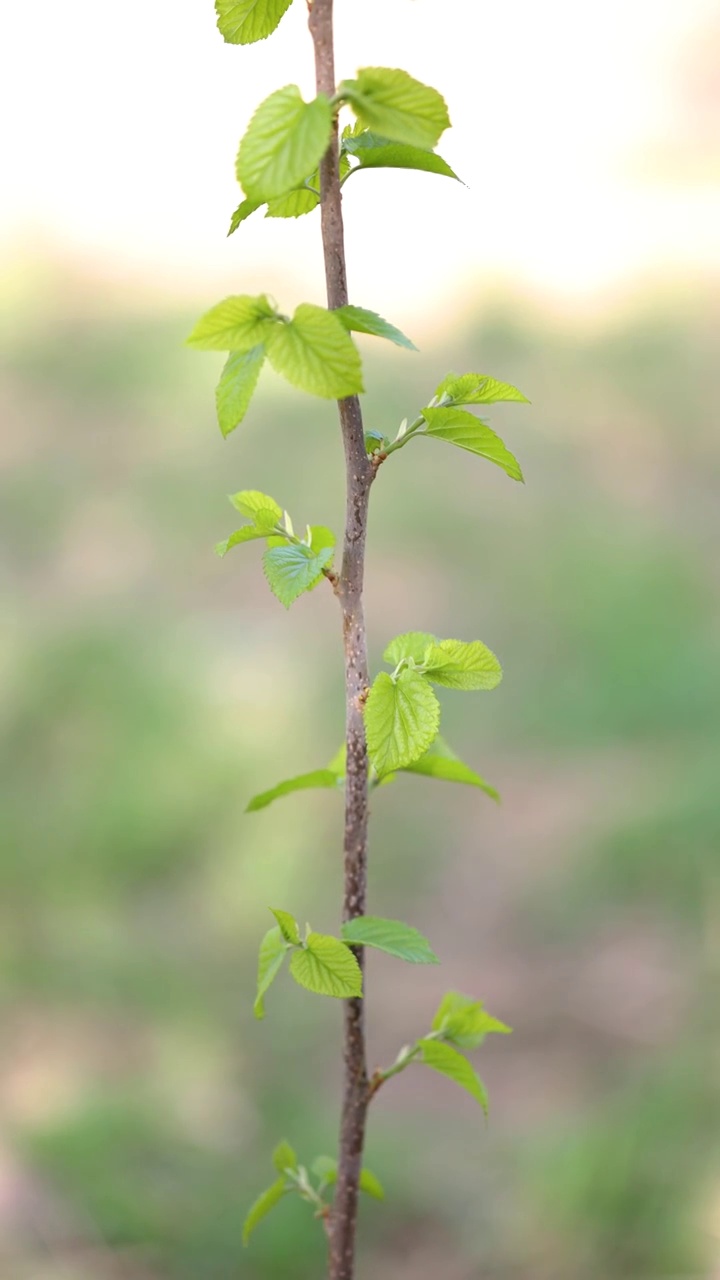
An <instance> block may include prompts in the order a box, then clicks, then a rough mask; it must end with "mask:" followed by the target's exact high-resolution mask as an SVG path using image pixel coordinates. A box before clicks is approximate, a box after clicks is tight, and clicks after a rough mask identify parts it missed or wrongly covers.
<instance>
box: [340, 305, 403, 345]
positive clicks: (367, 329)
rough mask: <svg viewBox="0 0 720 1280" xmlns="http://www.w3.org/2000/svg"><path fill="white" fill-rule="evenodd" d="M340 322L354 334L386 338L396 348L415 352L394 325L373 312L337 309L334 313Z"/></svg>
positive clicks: (350, 308)
mask: <svg viewBox="0 0 720 1280" xmlns="http://www.w3.org/2000/svg"><path fill="white" fill-rule="evenodd" d="M334 314H335V315H336V316H337V317H338V319H339V320H341V321H342V323H343V324H344V326H345V328H346V329H348V330H349V331H351V332H355V333H369V334H372V336H373V337H375V338H387V339H388V341H389V342H394V343H395V346H396V347H405V348H406V349H407V350H408V351H417V347H416V346H415V343H414V342H411V341H410V339H409V338H406V337H405V334H404V333H401V332H400V330H399V329H396V328H395V325H394V324H389V323H388V321H387V320H383V318H382V316H379V315H377V314H376V313H375V312H374V311H366V310H365V308H364V307H353V306H349V305H348V306H346V307H338V309H337V310H336V311H335V313H334Z"/></svg>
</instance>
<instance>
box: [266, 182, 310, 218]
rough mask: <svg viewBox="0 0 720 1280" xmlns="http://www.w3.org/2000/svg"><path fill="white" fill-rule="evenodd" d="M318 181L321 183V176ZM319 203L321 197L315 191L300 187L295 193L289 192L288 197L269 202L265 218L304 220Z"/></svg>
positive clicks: (279, 197) (278, 197)
mask: <svg viewBox="0 0 720 1280" xmlns="http://www.w3.org/2000/svg"><path fill="white" fill-rule="evenodd" d="M317 180H318V182H319V181H320V178H319V176H318V179H317ZM319 203H320V197H319V195H317V194H316V192H315V191H309V190H308V188H307V187H298V188H297V189H296V190H295V191H288V193H287V195H284V196H277V197H276V199H275V200H269V201H268V207H267V213H266V214H265V217H266V218H302V217H303V215H304V214H306V213H312V211H313V209H316V208H317V206H318V205H319Z"/></svg>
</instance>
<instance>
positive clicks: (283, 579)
mask: <svg viewBox="0 0 720 1280" xmlns="http://www.w3.org/2000/svg"><path fill="white" fill-rule="evenodd" d="M332 554H333V553H332V548H331V547H323V548H322V549H321V550H320V551H318V552H314V551H313V550H312V549H311V548H310V547H306V546H305V545H304V543H287V544H285V545H284V546H281V547H270V548H268V550H267V551H266V552H265V555H264V556H263V567H264V569H265V577H266V578H267V580H268V583H269V586H270V590H271V591H272V593H273V595H274V596H277V598H278V600H279V601H280V603H281V604H284V605H285V608H286V609H289V608H290V605H291V604H292V603H293V602H294V601H295V600H297V598H298V596H301V595H302V594H303V592H305V591H312V589H313V587H315V586H317V584H318V582H320V580H321V578H322V576H323V569H325V568H326V567H327V566H328V565H329V563H330V561H331V560H332Z"/></svg>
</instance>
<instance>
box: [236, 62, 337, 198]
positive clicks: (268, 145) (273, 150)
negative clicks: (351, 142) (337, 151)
mask: <svg viewBox="0 0 720 1280" xmlns="http://www.w3.org/2000/svg"><path fill="white" fill-rule="evenodd" d="M331 127H332V109H331V107H330V103H329V101H328V99H327V98H326V97H325V96H324V95H323V94H320V95H319V96H318V97H317V98H314V99H313V100H312V102H304V101H303V98H302V95H301V93H300V90H299V89H298V87H297V85H293V84H290V85H286V86H285V87H284V88H283V89H277V90H276V91H275V93H271V94H270V97H269V98H266V99H265V101H264V102H261V104H260V106H259V107H258V109H257V111H256V112H255V114H254V116H253V118H252V120H251V121H250V124H249V126H248V129H247V132H246V134H245V136H244V137H243V139H242V142H241V143H240V148H239V151H238V156H237V166H236V170H237V178H238V182H239V183H240V184H241V186H242V188H243V191H244V192H245V195H246V196H247V197H248V198H249V199H250V200H260V201H265V200H272V199H273V197H275V196H282V195H285V194H286V193H287V192H288V191H291V190H292V189H293V187H297V186H300V185H301V184H302V183H303V182H304V181H305V178H306V177H307V175H308V174H309V173H313V172H314V170H315V169H317V167H318V164H319V163H320V160H321V159H322V156H323V153H324V152H325V150H326V148H327V145H328V142H329V141H330V130H331Z"/></svg>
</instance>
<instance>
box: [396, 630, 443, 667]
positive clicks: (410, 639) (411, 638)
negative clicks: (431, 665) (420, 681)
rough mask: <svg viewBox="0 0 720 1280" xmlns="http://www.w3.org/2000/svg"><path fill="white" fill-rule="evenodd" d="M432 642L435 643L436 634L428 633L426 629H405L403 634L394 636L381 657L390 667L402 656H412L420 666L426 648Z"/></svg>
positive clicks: (423, 659)
mask: <svg viewBox="0 0 720 1280" xmlns="http://www.w3.org/2000/svg"><path fill="white" fill-rule="evenodd" d="M434 644H437V636H433V635H430V633H429V632H428V631H406V632H405V634H404V635H401V636H396V637H395V639H394V640H391V641H390V644H389V645H388V647H387V649H386V650H385V652H384V654H383V659H384V661H385V662H389V664H390V666H391V667H396V666H397V664H398V663H399V662H402V660H403V658H412V660H413V662H415V663H416V664H417V665H418V666H419V667H420V666H422V665H423V662H424V661H425V654H426V653H427V651H428V649H430V648H431V646H432V645H434Z"/></svg>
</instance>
